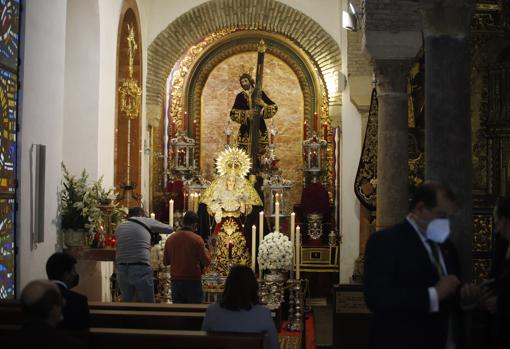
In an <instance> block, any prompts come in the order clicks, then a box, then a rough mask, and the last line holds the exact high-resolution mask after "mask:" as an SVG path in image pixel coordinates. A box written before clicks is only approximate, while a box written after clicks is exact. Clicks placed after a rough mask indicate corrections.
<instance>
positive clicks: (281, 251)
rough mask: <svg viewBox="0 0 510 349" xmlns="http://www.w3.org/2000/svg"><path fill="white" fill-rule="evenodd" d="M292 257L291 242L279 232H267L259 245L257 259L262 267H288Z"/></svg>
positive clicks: (290, 264)
mask: <svg viewBox="0 0 510 349" xmlns="http://www.w3.org/2000/svg"><path fill="white" fill-rule="evenodd" d="M292 258H293V249H292V243H291V242H290V240H289V238H288V237H287V236H285V235H283V234H282V233H280V232H277V231H275V232H273V233H270V234H267V235H266V236H265V237H264V240H263V241H262V243H261V244H260V245H259V258H258V261H259V263H260V267H261V268H262V269H290V268H291V266H292Z"/></svg>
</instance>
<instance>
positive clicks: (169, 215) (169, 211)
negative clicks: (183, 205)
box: [168, 199, 174, 227]
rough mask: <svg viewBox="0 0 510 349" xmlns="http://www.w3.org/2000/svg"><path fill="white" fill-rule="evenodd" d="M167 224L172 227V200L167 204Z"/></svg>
mask: <svg viewBox="0 0 510 349" xmlns="http://www.w3.org/2000/svg"><path fill="white" fill-rule="evenodd" d="M168 224H169V225H170V226H171V227H173V226H174V200H172V199H170V201H169V202H168Z"/></svg>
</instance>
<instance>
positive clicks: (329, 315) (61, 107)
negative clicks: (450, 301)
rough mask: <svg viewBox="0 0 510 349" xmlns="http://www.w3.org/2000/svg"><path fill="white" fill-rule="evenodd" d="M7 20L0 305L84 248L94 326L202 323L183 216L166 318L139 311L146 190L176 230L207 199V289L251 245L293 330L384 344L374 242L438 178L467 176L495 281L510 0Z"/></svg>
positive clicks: (54, 4)
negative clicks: (377, 338)
mask: <svg viewBox="0 0 510 349" xmlns="http://www.w3.org/2000/svg"><path fill="white" fill-rule="evenodd" d="M0 31H1V33H0V34H1V39H0V72H1V77H0V103H1V112H2V123H1V124H0V130H1V137H0V162H1V165H2V166H1V169H0V173H1V176H0V241H1V246H0V312H4V311H5V312H8V311H10V310H9V309H10V308H9V305H8V304H10V303H5V304H3V303H1V302H2V301H9V300H13V299H19V298H20V295H21V291H22V289H23V288H24V287H25V286H26V285H27V284H28V283H29V282H30V281H32V280H35V279H46V278H47V277H46V271H45V264H46V261H47V259H48V258H49V257H50V255H52V254H53V253H54V252H57V251H64V252H66V253H69V254H71V255H73V256H74V257H75V258H76V260H77V265H76V270H77V272H78V273H79V274H80V283H79V285H78V286H77V287H76V288H75V289H76V291H77V292H80V293H82V294H84V295H86V296H87V298H88V301H89V306H90V309H91V316H93V317H94V316H95V317H96V321H97V322H96V323H95V325H94V327H120V328H124V329H126V328H127V329H129V328H134V329H140V331H142V332H140V333H142V334H141V335H139V337H133V338H135V339H134V342H133V343H132V344H133V345H135V344H134V343H136V341H137V340H140V342H139V343H144V338H145V340H146V339H147V338H148V337H147V334H144V333H143V330H150V329H157V330H175V331H177V332H179V331H181V332H182V331H184V332H185V331H196V332H197V333H198V331H199V330H200V329H201V328H200V324H198V325H197V321H196V319H195V318H193V319H192V318H191V317H190V318H188V317H189V316H190V315H189V314H190V313H193V314H194V315H196V316H197V318H198V317H200V316H202V317H201V318H200V319H202V318H203V313H204V311H205V310H204V309H205V308H203V307H201V308H193V307H191V308H189V309H194V310H189V309H187V308H186V309H185V308H182V307H181V308H171V306H172V294H171V293H172V292H171V273H170V269H169V268H170V267H169V266H166V265H165V264H164V263H163V259H162V258H163V250H164V248H165V240H166V239H167V238H168V235H166V234H161V236H160V238H161V241H159V242H156V243H155V244H154V246H153V247H152V250H151V267H152V269H153V273H154V292H155V297H156V304H155V305H151V306H152V307H149V306H148V305H145V306H144V307H143V308H140V309H139V310H138V311H140V312H146V314H145V315H144V316H146V317H145V318H143V319H142V318H141V317H140V318H139V319H136V318H135V315H132V316H133V318H132V319H128V317H129V316H127V315H125V314H122V312H123V311H127V310H129V311H131V312H134V311H135V310H133V309H131V308H129V307H128V306H127V305H126V308H123V306H121V304H122V302H121V298H122V297H121V295H120V291H119V287H118V282H117V281H118V280H117V279H116V265H115V260H116V248H117V247H116V235H115V229H116V227H117V225H119V224H121V223H122V221H123V220H124V218H125V215H126V213H127V212H128V209H129V208H133V207H143V208H144V210H145V212H146V214H147V216H150V217H151V218H154V219H156V220H158V221H160V222H163V223H165V224H169V225H170V226H172V227H173V229H174V231H175V230H178V229H179V228H180V227H182V226H183V223H182V219H183V216H184V213H185V212H187V211H193V212H195V213H196V214H197V215H198V218H199V224H198V228H197V233H198V234H199V235H200V236H201V237H202V238H203V241H204V243H205V245H206V246H208V249H209V252H210V253H211V259H212V262H211V265H210V266H209V267H207V268H205V269H204V270H203V275H202V286H203V292H204V302H205V303H206V304H210V303H215V302H217V301H218V300H219V298H220V297H221V294H222V292H223V290H224V283H225V279H226V277H227V275H228V274H229V271H230V269H231V268H232V266H233V265H237V264H244V265H247V266H249V267H250V268H251V269H252V270H253V272H254V273H255V275H256V277H257V279H258V282H259V295H260V300H261V302H262V303H264V304H266V305H267V306H268V307H269V308H270V309H271V311H272V313H273V316H274V317H275V323H276V324H277V330H278V336H279V341H280V342H279V343H280V347H281V348H346V349H347V348H348V349H350V348H353V349H356V348H366V347H367V343H368V333H369V327H370V321H371V316H372V314H371V312H370V310H369V309H368V308H367V305H366V304H365V302H364V298H363V274H364V270H363V269H364V268H363V265H364V253H365V247H366V244H367V241H368V240H369V237H370V236H371V235H372V234H377V233H376V231H379V230H380V229H384V228H388V227H391V226H393V225H394V224H396V223H398V222H401V221H402V220H403V219H404V218H405V217H406V214H407V213H408V209H409V198H410V197H411V196H412V194H413V192H414V191H415V190H416V188H417V187H419V186H420V185H422V184H423V183H425V182H427V181H439V182H442V183H445V184H447V185H448V186H449V187H450V188H451V190H452V192H453V193H454V194H455V197H456V205H457V209H456V211H455V213H454V214H453V215H452V216H451V217H450V220H451V235H450V237H451V240H452V241H453V243H454V245H455V247H456V249H457V251H458V254H459V260H460V265H461V270H462V275H463V279H464V280H465V281H472V282H474V283H478V284H479V283H481V282H483V281H484V280H485V279H488V278H489V274H490V270H491V268H492V266H493V261H494V255H495V250H496V247H497V246H496V239H495V236H494V233H493V231H494V227H495V221H494V219H495V218H494V216H493V208H494V206H495V205H496V202H497V200H498V198H500V197H504V196H506V195H508V194H510V102H509V101H510V98H509V97H510V88H509V90H508V91H507V90H506V88H508V85H506V79H507V78H510V3H509V2H508V1H504V0H392V1H388V0H352V1H349V0H317V1H316V0H187V1H177V0H44V1H41V0H1V1H0ZM507 73H508V75H507ZM507 92H508V95H507ZM507 98H508V99H507ZM505 108H506V109H505ZM507 112H508V114H505V113H507ZM278 253H280V254H278ZM275 256H276V257H275ZM116 303H117V305H116ZM126 304H127V303H126ZM175 305H176V304H175ZM158 307H159V308H160V309H159V310H158ZM197 309H198V310H197ZM157 311H162V312H163V311H164V312H168V313H172V312H174V313H172V315H171V316H170V317H169V319H170V320H168V319H167V320H165V321H166V322H165V321H159V320H155V317H156V316H155V317H154V318H152V317H150V316H151V315H150V314H153V313H156V312H157ZM176 311H177V312H179V313H178V314H181V315H179V316H181V317H178V316H177V315H175V314H176V313H175V312H176ZM200 311H201V312H202V313H200ZM102 312H103V313H102ZM104 312H111V314H110V313H109V314H110V315H108V316H109V317H108V316H106V315H104V314H105V313H104ZM115 312H118V314H114V313H115ZM149 313H150V314H149ZM6 314H7V313H6ZM94 314H95V315H94ZM119 314H120V315H119ZM197 314H201V315H197ZM130 316H131V315H130ZM158 316H159V317H161V315H158ZM144 319H145V320H144ZM183 319H184V320H183ZM194 319H195V320H194ZM158 321H159V322H158ZM115 322H116V323H117V325H118V326H117V325H112V324H113V323H115ZM140 323H145V324H146V325H143V326H140ZM5 324H9V323H8V321H5V322H4V321H0V333H2V329H1V328H2V326H3V325H5ZM106 324H108V325H106ZM119 324H120V325H119ZM149 324H150V325H149ZM151 326H153V327H151ZM161 326H162V327H161ZM470 326H471V329H472V331H471V333H472V334H473V335H472V336H471V338H470V339H469V346H466V347H467V348H482V347H483V343H482V340H481V339H480V338H478V337H477V336H476V333H477V330H478V329H479V328H480V327H481V326H482V324H481V322H480V321H478V322H477V321H473V322H472V323H471V324H470ZM126 331H127V330H126ZM184 332H183V333H184ZM190 333H191V332H190ZM108 335H109V337H108V336H107V335H104V336H105V338H106V341H105V342H104V343H108V340H111V341H112V342H111V343H116V342H115V340H116V338H117V337H115V335H114V334H112V333H109V334H108ZM144 336H145V337H144ZM162 336H163V335H162ZM176 336H177V335H176ZM190 336H191V335H190ZM197 336H198V335H197ZM140 338H141V339H140ZM162 338H163V337H162ZM172 338H173V337H172ZM193 338H194V337H193ZM197 338H198V337H197ZM195 339H196V338H195ZM151 340H152V339H151ZM154 340H155V342H154V343H157V341H156V339H154ZM159 340H161V338H160V339H159ZM179 340H183V339H182V338H181V339H176V342H175V343H181V342H179ZM196 340H197V341H198V340H199V339H196ZM191 341H192V342H193V339H191ZM149 343H150V342H149ZM196 343H199V342H196ZM219 343H221V341H220V342H219ZM239 343H240V342H239ZM175 345H176V346H174V347H188V346H186V345H187V344H185V342H182V343H181V344H175ZM148 346H150V345H148ZM156 346H157V345H156V344H155V347H156ZM91 347H92V346H91ZM97 347H100V345H98V346H97ZM189 347H192V346H189ZM194 347H200V346H199V345H195V346H194ZM206 347H207V346H206ZM225 347H228V346H225ZM234 347H237V346H234ZM248 347H250V346H248Z"/></svg>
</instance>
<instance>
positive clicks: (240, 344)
mask: <svg viewBox="0 0 510 349" xmlns="http://www.w3.org/2000/svg"><path fill="white" fill-rule="evenodd" d="M89 345H90V346H89V348H91V349H111V348H122V349H139V348H185V349H239V348H242V349H265V348H266V335H264V334H248V333H208V332H204V331H168V330H166V331H163V330H139V329H136V330H131V329H130V330H126V329H111V328H97V329H91V331H90V335H89Z"/></svg>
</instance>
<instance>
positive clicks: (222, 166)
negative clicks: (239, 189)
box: [216, 148, 251, 177]
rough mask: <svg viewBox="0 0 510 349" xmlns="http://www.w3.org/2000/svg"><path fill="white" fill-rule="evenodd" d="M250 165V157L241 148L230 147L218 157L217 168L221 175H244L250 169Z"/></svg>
mask: <svg viewBox="0 0 510 349" xmlns="http://www.w3.org/2000/svg"><path fill="white" fill-rule="evenodd" d="M250 167H251V160H250V157H249V156H248V154H246V152H245V151H244V150H242V149H239V148H228V149H226V150H224V151H222V152H221V153H220V155H219V156H218V158H217V159H216V169H217V170H218V173H219V174H220V175H221V176H225V175H227V176H231V175H234V176H237V177H244V176H246V175H247V174H248V172H249V171H250Z"/></svg>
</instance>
